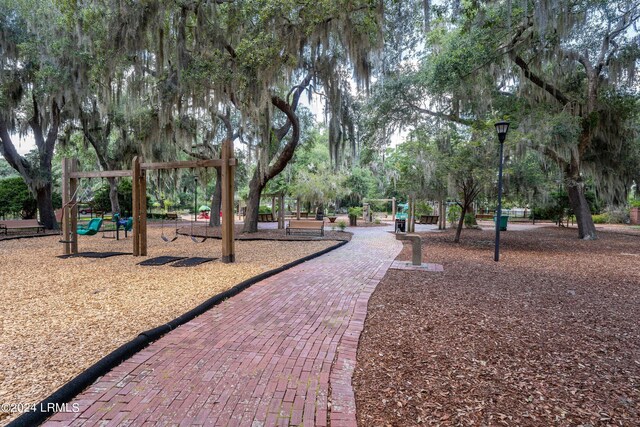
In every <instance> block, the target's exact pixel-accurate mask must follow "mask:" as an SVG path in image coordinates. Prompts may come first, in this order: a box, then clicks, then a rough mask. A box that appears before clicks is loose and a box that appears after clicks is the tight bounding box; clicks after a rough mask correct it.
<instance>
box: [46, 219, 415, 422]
mask: <svg viewBox="0 0 640 427" xmlns="http://www.w3.org/2000/svg"><path fill="white" fill-rule="evenodd" d="M401 247H402V246H401V243H400V242H397V241H396V240H395V239H394V236H393V235H391V234H389V233H387V232H386V231H384V229H381V228H368V229H359V230H357V232H356V234H355V236H354V238H353V240H352V241H351V242H350V243H348V244H347V245H345V246H343V247H342V248H340V249H337V250H335V251H333V252H330V253H329V254H326V255H324V256H322V257H319V258H316V259H314V260H312V261H309V262H306V263H303V264H301V265H299V266H297V267H294V268H292V269H290V270H287V271H285V272H283V273H281V274H278V275H276V276H273V277H271V278H269V279H267V280H264V281H262V282H260V283H258V284H256V285H253V286H252V287H251V288H249V289H248V290H245V291H244V292H242V293H241V294H239V295H237V296H235V297H233V298H231V299H229V300H227V301H225V302H223V303H222V304H220V305H218V306H217V307H214V308H213V309H211V310H210V311H208V312H207V313H205V314H203V315H202V316H200V317H197V318H196V319H194V320H192V321H191V322H188V323H186V324H185V325H183V326H181V327H179V328H177V329H176V330H175V331H172V332H171V333H169V334H167V335H165V336H164V337H163V338H161V339H160V340H158V341H157V342H155V343H153V344H152V345H150V346H149V347H147V348H146V349H144V350H142V351H141V352H139V353H137V354H136V355H134V356H133V357H132V358H130V359H129V360H127V361H125V362H123V363H122V364H120V365H119V366H118V367H116V368H115V369H113V370H112V371H111V372H109V373H108V374H107V375H105V376H104V377H102V378H100V379H99V380H98V381H97V382H96V383H94V384H93V385H92V386H91V387H89V388H88V389H87V390H85V391H84V392H83V393H82V394H81V395H79V396H78V397H77V398H76V400H74V401H73V402H72V403H78V404H79V407H80V412H79V413H70V412H67V413H58V414H56V415H54V416H53V417H52V418H50V419H49V421H48V422H47V423H46V424H45V425H47V426H56V425H100V426H106V425H108V426H112V425H113V426H130V425H131V426H133V425H145V426H146V425H180V426H201V425H218V426H251V427H258V426H289V425H295V426H297V425H304V426H326V425H327V424H328V422H330V423H331V426H332V427H339V426H355V425H356V419H355V400H354V395H353V389H352V387H351V375H352V373H353V369H354V366H355V360H356V348H357V345H358V339H359V337H360V332H361V331H362V328H363V326H364V320H365V317H366V311H367V301H368V300H369V296H370V295H371V293H372V292H373V290H374V289H375V287H376V285H377V284H378V282H379V281H380V279H381V278H382V277H383V276H384V274H385V273H386V271H387V269H388V267H389V265H390V264H391V262H392V261H393V259H394V258H395V257H396V256H397V254H398V253H399V251H400V249H401Z"/></svg>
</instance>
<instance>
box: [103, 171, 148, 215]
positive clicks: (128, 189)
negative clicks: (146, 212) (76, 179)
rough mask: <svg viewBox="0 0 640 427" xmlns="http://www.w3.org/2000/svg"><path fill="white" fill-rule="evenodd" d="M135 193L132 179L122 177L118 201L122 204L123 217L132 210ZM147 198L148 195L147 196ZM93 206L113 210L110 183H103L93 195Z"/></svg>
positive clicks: (107, 210) (119, 183)
mask: <svg viewBox="0 0 640 427" xmlns="http://www.w3.org/2000/svg"><path fill="white" fill-rule="evenodd" d="M132 197H133V194H132V186H131V181H130V180H128V179H122V180H120V182H118V202H119V204H120V210H121V214H122V217H124V216H125V215H126V214H130V213H131V212H132V207H133V198H132ZM147 199H149V198H148V196H147ZM91 206H92V207H93V208H94V209H96V210H99V211H102V212H110V211H111V199H110V198H109V184H104V185H102V186H101V187H100V188H99V189H98V190H97V191H96V192H95V193H94V195H93V200H92V201H91Z"/></svg>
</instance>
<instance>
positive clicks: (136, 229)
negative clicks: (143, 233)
mask: <svg viewBox="0 0 640 427" xmlns="http://www.w3.org/2000/svg"><path fill="white" fill-rule="evenodd" d="M132 170H133V180H132V182H131V187H132V199H133V200H132V201H133V203H132V205H133V206H132V208H133V209H132V210H133V212H131V215H132V216H133V256H140V158H139V157H138V156H136V157H134V158H133V167H132Z"/></svg>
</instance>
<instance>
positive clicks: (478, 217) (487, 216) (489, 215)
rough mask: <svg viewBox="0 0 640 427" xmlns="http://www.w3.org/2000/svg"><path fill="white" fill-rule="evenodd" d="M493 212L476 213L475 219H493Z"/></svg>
mask: <svg viewBox="0 0 640 427" xmlns="http://www.w3.org/2000/svg"><path fill="white" fill-rule="evenodd" d="M494 216H495V214H476V220H485V221H493V217H494Z"/></svg>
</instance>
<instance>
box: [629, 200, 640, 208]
mask: <svg viewBox="0 0 640 427" xmlns="http://www.w3.org/2000/svg"><path fill="white" fill-rule="evenodd" d="M629 207H632V208H640V199H635V200H632V201H631V202H629Z"/></svg>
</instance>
